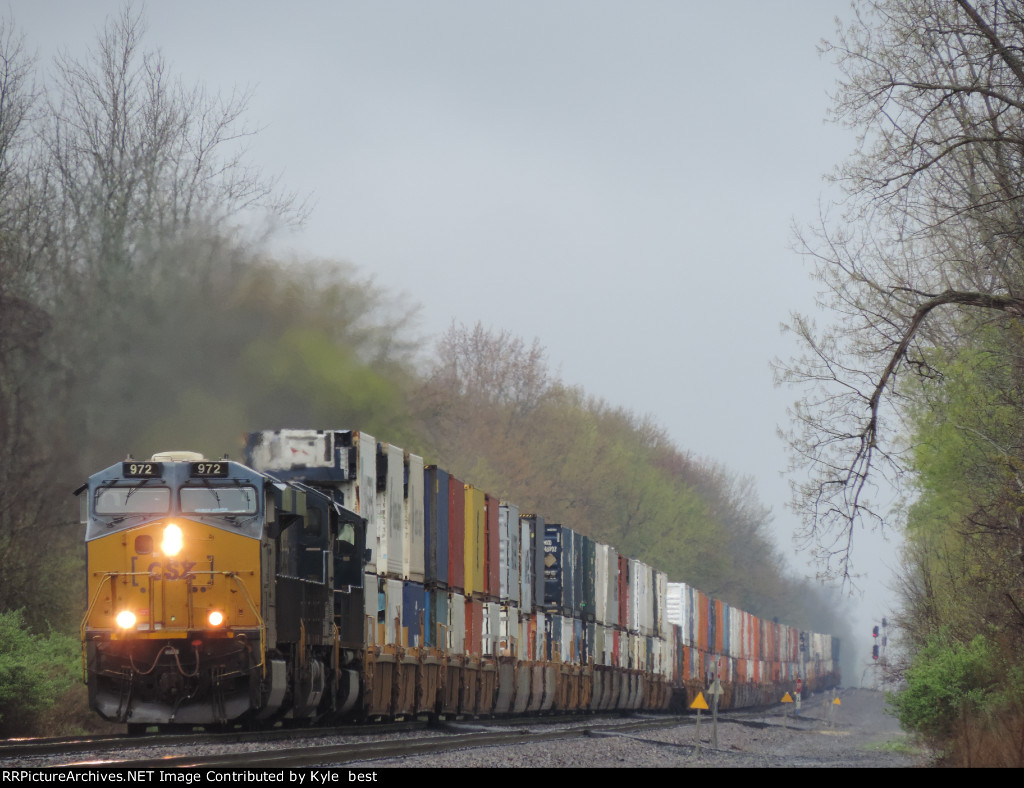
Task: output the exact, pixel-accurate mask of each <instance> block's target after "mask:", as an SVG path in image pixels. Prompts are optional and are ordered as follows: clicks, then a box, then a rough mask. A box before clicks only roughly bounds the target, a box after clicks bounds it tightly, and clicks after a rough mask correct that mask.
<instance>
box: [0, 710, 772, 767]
mask: <svg viewBox="0 0 1024 788" xmlns="http://www.w3.org/2000/svg"><path fill="white" fill-rule="evenodd" d="M773 716H774V715H772V714H769V715H768V719H771V717H773ZM705 719H706V720H707V718H705ZM720 719H721V720H723V721H730V722H735V723H740V724H744V725H749V726H752V727H762V726H766V725H767V726H772V725H777V724H778V722H777V721H766V717H765V715H764V714H758V715H752V714H750V712H749V710H747V711H745V712H726V713H722V714H721V715H720ZM681 721H682V722H686V721H693V717H692V716H690V717H677V716H665V715H658V716H657V717H641V718H635V717H634V718H600V717H597V718H595V717H579V716H574V717H565V718H534V719H529V720H484V721H442V722H430V723H428V722H425V721H412V722H404V723H388V724H386V725H380V726H367V725H361V726H350V727H345V728H330V729H317V728H301V729H277V730H272V731H259V732H243V731H234V732H229V733H217V734H208V733H194V734H177V735H166V734H164V735H159V736H145V737H127V736H105V737H99V738H79V739H47V740H38V741H27V742H6V743H3V744H0V767H2V766H5V765H10V764H12V762H13V761H17V765H19V766H21V765H38V766H45V767H58V766H101V765H102V766H108V767H119V768H127V769H153V768H161V769H172V768H181V769H199V768H211V769H213V768H219V769H236V770H237V769H238V768H247V769H260V770H269V769H275V768H309V767H316V766H343V765H345V764H349V763H356V762H367V761H376V760H379V759H385V758H398V757H402V756H411V755H423V754H429V753H437V752H443V751H446V750H458V749H468V748H476V747H494V746H505V747H508V746H518V745H522V744H527V743H536V742H545V741H555V740H559V739H569V738H582V737H600V736H633V737H641V736H642V735H643V733H644V732H645V731H649V730H653V729H657V728H660V727H670V726H677V725H679V724H680V722H681ZM705 724H708V725H709V724H710V720H707V722H706V723H705ZM791 724H792V723H791ZM253 743H259V744H260V745H261V747H260V749H259V750H258V751H254V750H252V749H248V748H247V747H250V746H251V745H252V744H253ZM183 751H184V754H183Z"/></svg>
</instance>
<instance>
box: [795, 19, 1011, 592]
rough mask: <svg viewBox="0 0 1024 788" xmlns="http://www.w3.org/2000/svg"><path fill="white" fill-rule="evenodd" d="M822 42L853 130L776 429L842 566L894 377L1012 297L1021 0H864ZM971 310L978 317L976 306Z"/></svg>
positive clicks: (800, 491) (811, 522)
mask: <svg viewBox="0 0 1024 788" xmlns="http://www.w3.org/2000/svg"><path fill="white" fill-rule="evenodd" d="M854 13H855V16H854V20H853V22H852V23H851V24H849V25H848V26H847V27H845V28H844V29H841V30H840V31H839V33H838V37H837V39H836V41H835V42H834V43H832V44H828V45H827V46H826V50H827V51H828V52H830V53H832V54H833V55H834V56H835V57H836V58H837V60H838V63H839V65H840V67H841V69H842V71H843V74H844V78H843V80H842V82H841V85H840V87H839V91H838V93H837V95H836V97H835V105H834V106H835V119H836V120H837V121H838V122H840V123H844V124H847V125H849V126H851V127H853V128H856V129H858V130H859V134H860V136H859V147H858V150H857V151H856V152H855V153H854V154H853V155H852V156H851V157H850V158H849V159H848V160H847V162H846V163H845V164H843V165H842V166H841V167H840V168H839V169H838V171H837V173H836V178H837V180H838V183H839V184H840V186H841V187H842V189H843V190H844V192H845V199H844V200H843V201H842V202H841V203H840V204H838V205H836V206H834V210H833V211H827V212H824V213H823V217H822V220H821V222H820V224H819V225H818V228H817V229H816V230H814V231H805V232H802V233H801V234H800V243H801V245H802V248H803V250H804V251H805V252H806V253H808V254H809V255H811V256H812V257H813V259H814V260H815V263H816V275H817V277H818V278H819V279H820V280H821V281H822V282H823V284H824V297H823V298H822V302H821V306H823V307H824V308H826V309H827V310H830V311H831V312H832V313H833V314H834V315H837V316H838V320H837V321H836V323H835V324H833V325H832V326H830V327H827V328H825V329H818V328H817V327H816V326H815V325H814V323H813V321H812V320H810V319H809V318H807V317H804V316H796V317H794V319H793V321H792V324H791V326H790V327H791V329H792V330H793V331H794V332H795V333H796V334H797V336H798V337H799V338H800V340H801V341H802V343H803V346H804V348H805V352H804V353H803V355H802V356H801V357H800V358H796V359H793V360H791V361H790V362H788V363H786V364H780V365H779V367H778V370H777V372H778V380H779V381H780V382H783V383H790V384H796V385H798V386H800V387H802V388H803V390H804V391H805V392H806V393H805V396H804V397H803V399H802V401H801V402H799V403H798V404H797V405H796V407H795V408H794V411H793V415H794V427H793V429H792V431H791V432H790V433H789V435H788V437H789V439H790V443H791V447H792V450H793V457H794V467H795V469H797V470H798V471H800V472H803V473H805V475H804V476H803V477H802V478H801V480H800V481H799V482H797V483H796V484H795V485H794V497H795V500H796V502H797V504H798V506H799V508H800V509H801V511H802V512H803V514H804V518H805V519H804V524H805V535H806V536H807V537H808V538H809V539H811V540H813V541H814V542H816V543H817V545H818V550H819V558H820V559H822V561H823V562H824V564H825V565H826V567H827V568H828V569H829V570H831V571H835V572H837V573H838V574H840V575H841V576H843V577H844V578H847V579H848V578H849V577H850V562H849V548H850V545H851V542H852V539H853V535H854V532H855V529H856V527H857V526H858V524H865V525H870V524H874V525H878V526H880V525H883V524H884V518H885V513H884V511H882V510H881V509H880V508H877V506H876V503H875V502H874V501H872V500H871V493H872V479H873V475H874V474H876V473H881V474H882V475H883V476H886V475H890V474H895V475H898V474H899V473H900V471H901V470H902V463H901V461H900V457H899V455H898V451H897V449H896V448H895V447H896V444H895V443H894V442H893V437H894V434H895V432H896V429H895V427H894V424H895V423H896V422H894V421H893V417H894V416H898V415H899V413H900V407H901V405H902V404H903V403H902V400H901V389H900V386H899V383H900V381H901V380H903V379H905V378H906V377H907V376H921V375H929V374H931V373H932V370H931V368H930V366H929V364H928V357H927V353H926V349H927V347H929V346H934V345H936V344H943V345H946V346H955V345H956V343H957V342H958V341H959V340H960V338H961V337H963V336H964V335H965V332H969V331H970V327H971V325H972V324H973V321H975V320H978V319H988V318H989V317H995V318H997V319H1003V320H1017V319H1019V318H1020V317H1021V316H1022V315H1024V60H1022V57H1024V6H1022V4H1021V3H1020V2H1019V0H978V1H977V2H975V1H973V0H956V1H955V2H948V1H947V0H875V1H874V2H868V1H865V2H859V3H856V4H855V6H854ZM972 315H973V317H972Z"/></svg>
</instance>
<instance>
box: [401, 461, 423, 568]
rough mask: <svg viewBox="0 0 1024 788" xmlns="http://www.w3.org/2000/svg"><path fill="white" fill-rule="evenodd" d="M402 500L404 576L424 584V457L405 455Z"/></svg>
mask: <svg viewBox="0 0 1024 788" xmlns="http://www.w3.org/2000/svg"><path fill="white" fill-rule="evenodd" d="M403 464H404V466H405V485H404V491H403V500H402V576H403V577H404V578H405V579H406V580H412V581H414V582H417V583H422V582H423V563H424V561H423V551H424V546H423V458H422V457H419V456H417V455H415V454H409V453H408V452H405V456H404V458H403Z"/></svg>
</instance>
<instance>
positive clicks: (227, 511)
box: [79, 430, 839, 732]
mask: <svg viewBox="0 0 1024 788" xmlns="http://www.w3.org/2000/svg"><path fill="white" fill-rule="evenodd" d="M79 493H82V494H84V496H85V497H84V500H83V506H82V510H83V518H84V520H85V523H86V557H87V574H88V608H87V611H86V613H85V617H84V619H83V621H82V627H81V635H82V661H83V672H84V678H85V681H86V683H87V685H88V690H89V702H90V705H91V707H92V708H93V709H94V710H95V711H96V712H98V713H99V714H100V715H101V716H102V717H103V718H104V719H106V720H110V721H116V722H121V723H126V724H127V725H128V730H129V732H141V731H143V730H145V729H146V728H148V727H150V726H154V725H155V726H159V728H160V729H161V730H175V729H181V728H191V727H193V726H205V727H207V728H210V729H215V728H218V727H225V726H233V725H235V724H244V725H247V726H254V727H258V726H262V725H267V726H269V725H275V724H278V723H280V724H284V725H307V724H313V723H327V722H341V721H346V720H365V719H385V718H401V717H412V716H421V715H445V716H447V715H453V716H457V715H474V716H477V715H487V716H490V715H511V714H542V713H546V712H553V711H605V710H616V709H617V710H640V709H647V710H669V709H683V708H686V707H687V706H688V705H689V703H690V702H691V701H692V700H693V699H694V698H695V696H696V694H697V693H698V692H701V691H705V690H707V688H708V687H709V686H712V683H713V682H714V681H715V680H716V679H717V681H718V683H719V685H720V688H721V694H720V695H719V702H720V707H721V708H729V707H741V706H753V705H761V704H766V703H771V702H775V701H777V700H778V699H779V698H780V697H781V695H782V694H783V693H784V692H785V691H787V690H788V691H792V690H793V689H794V686H795V682H796V680H797V679H798V678H800V679H801V680H802V682H803V687H804V691H805V692H806V691H813V690H818V689H823V688H826V687H831V686H834V685H836V684H837V683H838V681H839V675H838V665H839V654H838V650H839V641H838V639H837V638H832V637H831V636H829V635H827V634H818V633H812V632H801V631H798V630H797V629H795V628H793V627H789V626H786V625H785V624H779V623H776V622H773V621H768V620H764V619H761V618H758V617H756V616H753V615H751V614H749V613H746V612H744V611H742V610H739V609H737V608H735V607H732V606H730V605H728V604H725V603H724V602H722V601H720V600H717V599H712V598H710V597H708V596H707V595H705V594H704V593H702V592H701V591H699V590H697V589H695V588H693V587H691V586H689V585H687V584H685V583H670V582H669V581H668V578H667V577H666V575H665V574H664V573H662V572H659V571H657V570H656V569H654V568H652V567H650V566H648V565H646V564H644V563H642V562H640V561H637V560H634V559H632V558H628V557H627V556H625V555H621V554H620V553H618V552H617V551H616V549H615V548H614V547H612V546H610V545H604V544H599V543H597V542H595V541H593V540H591V539H590V538H589V537H587V536H586V535H584V534H581V533H578V532H577V531H574V530H572V529H571V528H568V527H565V526H564V525H561V524H555V523H550V522H545V520H544V519H543V518H542V517H540V516H538V515H535V514H528V513H525V512H520V511H519V510H518V509H517V508H516V506H514V505H513V504H510V503H507V502H503V501H500V500H498V499H497V498H495V497H494V496H491V495H489V494H488V493H487V492H486V491H484V490H481V489H478V488H476V487H474V486H473V485H471V484H466V483H464V482H463V481H460V480H459V479H456V478H455V477H454V476H452V475H450V474H448V473H446V472H445V471H443V470H442V469H440V468H438V467H436V466H429V465H428V466H424V463H423V460H422V458H421V457H419V456H416V455H415V454H411V453H409V452H407V451H403V450H402V449H400V448H398V447H397V446H394V445H390V444H386V443H378V442H377V441H376V440H375V439H374V438H373V437H372V436H370V435H368V434H366V433H362V432H357V431H348V430H278V431H267V432H259V433H253V434H251V435H249V436H248V438H247V446H246V462H245V463H244V464H243V463H239V462H234V461H231V460H228V459H227V458H226V457H225V458H224V459H220V460H209V459H206V458H205V457H203V456H201V455H198V454H194V453H190V452H169V453H165V454H157V455H155V456H153V457H152V458H151V459H148V460H142V461H139V460H134V459H132V458H131V457H129V459H127V460H125V461H124V462H119V463H116V464H114V465H111V466H110V467H109V468H106V469H104V470H102V471H100V472H99V473H96V474H94V475H93V476H91V477H90V478H89V481H88V483H87V484H86V485H83V487H82V488H80V490H79Z"/></svg>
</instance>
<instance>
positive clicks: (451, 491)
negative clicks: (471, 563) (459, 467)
mask: <svg viewBox="0 0 1024 788" xmlns="http://www.w3.org/2000/svg"><path fill="white" fill-rule="evenodd" d="M448 587H449V588H451V589H452V590H454V591H458V592H459V593H462V591H463V590H464V589H465V588H466V485H465V484H463V483H462V482H460V481H459V480H458V479H456V478H455V477H454V476H449V477H448Z"/></svg>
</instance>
